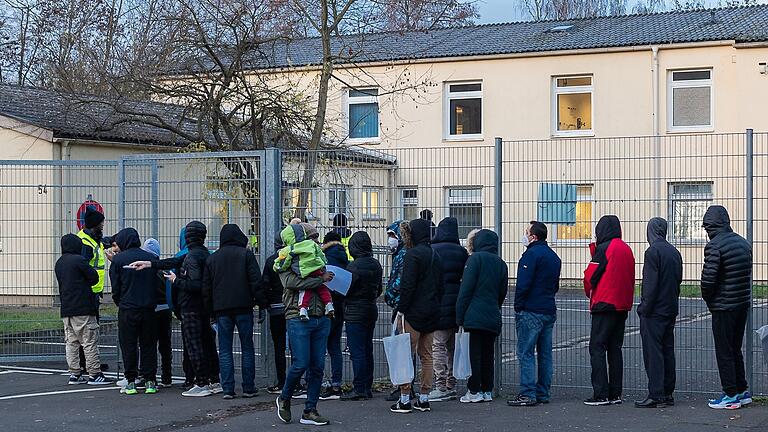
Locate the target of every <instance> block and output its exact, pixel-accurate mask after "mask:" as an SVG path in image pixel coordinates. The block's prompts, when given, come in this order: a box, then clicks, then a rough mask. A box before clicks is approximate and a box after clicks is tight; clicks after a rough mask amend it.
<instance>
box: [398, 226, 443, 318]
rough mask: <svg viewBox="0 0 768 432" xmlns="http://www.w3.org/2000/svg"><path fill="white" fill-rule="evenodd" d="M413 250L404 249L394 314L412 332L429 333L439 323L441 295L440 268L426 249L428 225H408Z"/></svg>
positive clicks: (437, 261)
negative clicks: (400, 317)
mask: <svg viewBox="0 0 768 432" xmlns="http://www.w3.org/2000/svg"><path fill="white" fill-rule="evenodd" d="M410 229H411V237H412V239H413V240H412V242H413V244H414V245H415V246H414V247H412V248H410V249H408V252H406V254H405V259H404V260H403V275H402V277H401V278H400V303H399V305H398V307H397V310H398V312H402V313H403V315H405V320H406V321H408V323H409V324H410V325H411V327H413V328H414V329H415V330H416V331H418V332H421V333H432V332H433V331H435V330H437V325H438V322H439V319H440V316H439V315H440V299H441V297H442V295H443V286H444V285H445V282H444V281H443V265H442V262H441V260H440V255H438V254H437V253H436V252H435V251H434V250H433V249H432V246H431V245H430V241H431V240H430V239H431V227H430V225H429V221H427V220H424V219H415V220H413V221H411V223H410Z"/></svg>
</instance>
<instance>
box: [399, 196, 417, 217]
mask: <svg viewBox="0 0 768 432" xmlns="http://www.w3.org/2000/svg"><path fill="white" fill-rule="evenodd" d="M400 205H401V206H402V213H401V217H402V218H403V220H407V221H410V220H414V219H416V218H417V217H419V191H418V189H401V190H400Z"/></svg>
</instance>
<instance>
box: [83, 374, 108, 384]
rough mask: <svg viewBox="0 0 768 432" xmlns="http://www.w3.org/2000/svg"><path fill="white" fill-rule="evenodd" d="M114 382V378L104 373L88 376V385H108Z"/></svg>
mask: <svg viewBox="0 0 768 432" xmlns="http://www.w3.org/2000/svg"><path fill="white" fill-rule="evenodd" d="M112 382H113V381H112V379H111V378H107V377H105V376H104V374H103V373H99V374H98V375H94V376H92V377H89V378H88V385H106V384H112Z"/></svg>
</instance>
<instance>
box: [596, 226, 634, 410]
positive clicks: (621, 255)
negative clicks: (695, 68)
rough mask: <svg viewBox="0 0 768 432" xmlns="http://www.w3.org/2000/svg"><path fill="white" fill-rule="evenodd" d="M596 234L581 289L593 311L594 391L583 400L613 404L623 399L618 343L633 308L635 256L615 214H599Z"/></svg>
mask: <svg viewBox="0 0 768 432" xmlns="http://www.w3.org/2000/svg"><path fill="white" fill-rule="evenodd" d="M595 235H596V237H597V241H596V242H595V243H592V244H590V245H589V248H590V252H591V253H592V261H591V262H590V263H589V265H588V266H587V269H586V270H585V271H584V292H585V293H586V295H587V297H588V298H589V310H590V313H591V314H592V329H591V332H590V335H589V356H590V363H591V364H592V389H593V391H594V393H593V395H592V397H591V398H589V399H587V400H585V401H584V403H585V404H586V405H592V406H596V405H616V404H620V403H621V402H622V401H621V391H622V388H621V387H622V380H623V373H624V360H623V359H622V355H621V347H622V345H624V325H625V322H626V320H627V312H629V311H630V310H631V309H632V299H633V296H634V291H635V256H634V255H633V254H632V249H630V247H629V246H628V245H627V244H626V243H624V241H623V240H622V239H621V223H620V222H619V218H618V217H616V216H613V215H607V216H603V217H602V218H600V221H599V222H598V223H597V226H596V227H595ZM606 356H607V358H608V364H607V366H606Z"/></svg>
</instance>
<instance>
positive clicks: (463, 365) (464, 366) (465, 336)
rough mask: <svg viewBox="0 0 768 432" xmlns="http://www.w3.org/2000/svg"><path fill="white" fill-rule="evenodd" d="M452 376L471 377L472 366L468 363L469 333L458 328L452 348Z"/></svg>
mask: <svg viewBox="0 0 768 432" xmlns="http://www.w3.org/2000/svg"><path fill="white" fill-rule="evenodd" d="M453 376H454V377H455V378H456V379H467V378H469V377H470V376H472V364H471V363H470V361H469V333H467V332H465V331H464V327H459V332H458V333H456V345H455V346H454V348H453Z"/></svg>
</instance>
